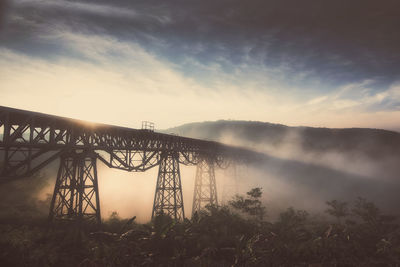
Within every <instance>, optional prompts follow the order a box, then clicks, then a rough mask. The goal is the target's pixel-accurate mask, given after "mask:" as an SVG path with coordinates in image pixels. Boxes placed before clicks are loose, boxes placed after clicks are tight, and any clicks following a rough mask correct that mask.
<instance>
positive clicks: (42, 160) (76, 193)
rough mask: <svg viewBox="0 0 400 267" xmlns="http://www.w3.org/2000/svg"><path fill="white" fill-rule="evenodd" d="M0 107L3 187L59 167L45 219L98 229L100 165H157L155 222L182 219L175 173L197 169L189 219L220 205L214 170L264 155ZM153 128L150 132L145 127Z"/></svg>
mask: <svg viewBox="0 0 400 267" xmlns="http://www.w3.org/2000/svg"><path fill="white" fill-rule="evenodd" d="M143 126H145V127H142V128H143V129H131V128H125V127H119V126H113V125H106V124H99V123H90V122H85V121H82V120H76V119H70V118H65V117H59V116H53V115H48V114H43V113H37V112H31V111H26V110H19V109H14V108H9V107H3V106H0V161H1V162H0V164H1V169H0V182H7V181H10V180H15V179H18V178H22V177H29V176H31V175H32V174H34V173H35V172H37V171H39V170H40V169H42V168H44V167H45V166H46V165H48V164H49V163H51V162H52V161H55V160H59V168H58V173H57V179H56V183H55V187H54V193H53V197H52V200H51V205H50V212H49V219H50V220H77V221H82V220H90V221H95V222H97V223H100V221H101V218H100V201H99V198H100V196H99V188H98V182H97V181H98V174H97V161H98V160H99V161H100V162H102V163H104V164H105V165H106V166H108V167H110V168H116V169H120V170H124V171H129V172H144V171H146V170H148V169H150V168H153V167H156V166H158V176H157V184H156V190H155V196H154V203H153V210H152V217H154V216H157V215H158V214H167V215H169V216H171V217H173V218H175V219H176V220H182V219H183V218H184V217H185V213H184V205H183V198H182V184H181V175H180V169H179V166H180V165H181V164H184V165H196V166H197V170H196V177H195V189H194V197H193V209H192V212H193V213H194V212H196V211H199V210H200V209H202V208H203V207H204V206H205V205H207V204H211V205H217V204H218V200H217V188H216V181H215V168H216V167H221V168H226V167H227V166H228V165H229V164H230V163H233V162H244V163H247V162H254V161H259V160H262V159H263V158H264V155H263V154H260V153H256V152H254V151H251V150H247V149H244V148H240V147H233V146H228V145H225V144H222V143H218V142H213V141H207V140H199V139H193V138H187V137H181V136H177V135H172V134H164V133H158V132H154V128H152V127H147V126H148V124H144V125H143ZM150 126H151V125H150Z"/></svg>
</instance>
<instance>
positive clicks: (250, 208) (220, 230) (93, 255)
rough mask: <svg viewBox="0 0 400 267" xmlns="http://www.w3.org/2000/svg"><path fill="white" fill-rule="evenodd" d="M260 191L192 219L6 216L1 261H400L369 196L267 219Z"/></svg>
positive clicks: (394, 237) (391, 231) (399, 245)
mask: <svg viewBox="0 0 400 267" xmlns="http://www.w3.org/2000/svg"><path fill="white" fill-rule="evenodd" d="M260 199H261V191H260V189H257V188H256V189H253V190H252V191H250V192H249V193H248V194H247V195H246V196H242V197H236V198H235V199H234V200H232V201H231V202H230V204H229V205H228V206H224V207H218V208H215V207H209V208H208V210H207V211H204V212H203V213H201V214H198V215H196V216H194V218H192V219H191V220H185V221H183V222H174V221H173V220H172V219H171V218H169V217H166V216H159V217H157V218H155V219H154V220H153V221H152V222H151V223H148V224H136V223H135V220H134V218H132V219H130V220H127V219H124V220H122V219H120V218H119V217H118V215H117V214H115V213H114V214H113V215H112V216H111V217H110V218H109V219H108V220H106V221H105V222H103V224H102V226H101V227H95V226H93V225H83V226H82V227H81V228H80V229H79V228H77V227H76V224H74V223H63V224H52V225H48V224H47V223H46V222H45V220H44V219H33V218H32V219H30V220H29V221H27V220H26V219H25V220H24V221H21V220H20V221H17V220H14V221H10V220H8V221H7V220H6V219H4V218H3V219H2V220H1V221H0V222H1V224H0V266H400V232H399V225H398V221H397V220H396V218H394V217H392V216H388V215H383V214H381V212H380V211H379V209H378V208H376V206H375V205H374V204H373V203H371V202H368V201H366V200H365V199H361V198H359V199H357V200H356V201H355V202H354V203H351V204H348V203H344V202H340V201H331V202H328V203H327V211H326V215H325V216H323V215H319V216H316V215H313V216H311V215H309V214H308V213H307V212H306V211H301V210H295V209H293V208H289V209H287V210H286V211H284V212H282V213H281V214H280V216H279V219H278V220H277V221H276V222H273V223H271V222H268V221H266V220H265V218H268V217H266V216H265V215H266V210H265V208H264V207H263V206H262V205H261V202H260Z"/></svg>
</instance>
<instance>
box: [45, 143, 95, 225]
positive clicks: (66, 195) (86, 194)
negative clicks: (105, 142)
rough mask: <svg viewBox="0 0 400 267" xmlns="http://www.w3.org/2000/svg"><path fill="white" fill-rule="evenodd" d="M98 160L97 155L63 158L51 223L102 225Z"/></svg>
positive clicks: (87, 154) (78, 155) (84, 153)
mask: <svg viewBox="0 0 400 267" xmlns="http://www.w3.org/2000/svg"><path fill="white" fill-rule="evenodd" d="M96 159H97V154H96V153H95V152H93V151H85V152H81V153H77V152H69V153H67V154H63V155H62V156H61V158H60V167H59V169H58V174H57V181H56V184H55V187H54V194H53V198H52V201H51V206H50V214H49V219H50V220H68V221H78V222H81V221H83V220H85V221H93V222H96V223H98V224H99V223H100V222H101V217H100V200H99V187H98V182H97V166H96Z"/></svg>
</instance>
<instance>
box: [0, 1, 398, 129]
mask: <svg viewBox="0 0 400 267" xmlns="http://www.w3.org/2000/svg"><path fill="white" fill-rule="evenodd" d="M300 2H301V4H300ZM399 29H400V2H399V1H398V0H393V1H390V0H380V1H376V0H350V1H349V0H346V1H345V0H335V1H333V0H324V1H321V0H302V1H295V0H274V1H273V0H257V1H256V0H248V1H242V0H218V1H215V0H212V1H211V0H201V1H200V0H168V1H165V0H146V1H137V0H113V1H105V0H96V1H88V0H79V1H67V0H12V1H11V0H1V1H0V105H2V106H9V107H15V108H21V109H27V110H33V111H39V112H44V113H50V114H55V115H61V116H67V117H72V118H78V119H84V120H89V121H95V122H102V123H109V124H114V125H121V126H127V127H133V128H140V126H141V121H143V120H148V121H152V122H154V123H155V125H156V128H158V129H165V128H168V127H174V126H177V125H180V124H183V123H189V122H194V121H206V120H211V121H212V120H219V119H232V120H254V121H265V122H273V123H281V124H286V125H292V126H296V125H303V126H316V127H339V128H342V127H370V128H385V129H391V130H397V131H400V30H399Z"/></svg>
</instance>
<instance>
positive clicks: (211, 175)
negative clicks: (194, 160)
mask: <svg viewBox="0 0 400 267" xmlns="http://www.w3.org/2000/svg"><path fill="white" fill-rule="evenodd" d="M207 205H211V206H218V197H217V184H216V180H215V167H214V161H213V160H212V159H210V158H202V159H201V160H200V161H199V163H198V164H197V169H196V177H195V182H194V194H193V207H192V216H193V215H194V214H195V213H196V212H200V210H202V209H203V208H204V207H205V206H207Z"/></svg>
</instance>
